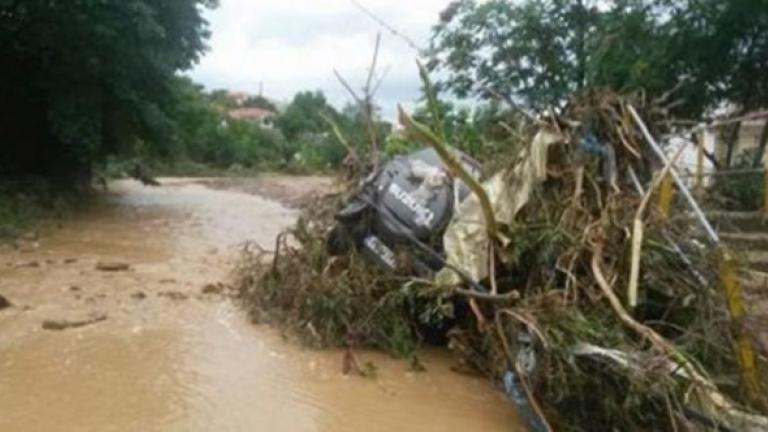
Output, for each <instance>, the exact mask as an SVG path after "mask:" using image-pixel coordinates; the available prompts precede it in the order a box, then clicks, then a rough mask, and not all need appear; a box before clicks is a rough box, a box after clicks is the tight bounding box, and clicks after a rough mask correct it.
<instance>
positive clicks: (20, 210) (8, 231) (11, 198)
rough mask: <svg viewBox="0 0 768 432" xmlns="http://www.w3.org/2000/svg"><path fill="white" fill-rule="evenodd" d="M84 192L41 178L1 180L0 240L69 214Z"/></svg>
mask: <svg viewBox="0 0 768 432" xmlns="http://www.w3.org/2000/svg"><path fill="white" fill-rule="evenodd" d="M83 194H84V192H82V191H77V190H75V189H73V188H64V187H58V186H54V185H53V184H51V183H49V182H47V181H44V180H40V179H25V180H15V181H0V242H3V241H10V240H13V239H14V238H16V237H18V236H19V235H22V234H23V233H25V232H28V231H30V230H33V229H35V228H37V227H38V226H39V225H40V224H42V223H44V222H46V221H51V220H55V219H59V218H62V217H64V216H66V214H67V213H69V212H70V211H72V209H73V208H74V207H75V206H76V205H77V203H78V202H80V200H79V197H81V196H82V195H83Z"/></svg>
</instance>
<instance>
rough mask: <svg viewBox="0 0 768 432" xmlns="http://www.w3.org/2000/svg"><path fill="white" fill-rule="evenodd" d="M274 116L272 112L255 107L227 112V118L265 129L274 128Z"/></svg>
mask: <svg viewBox="0 0 768 432" xmlns="http://www.w3.org/2000/svg"><path fill="white" fill-rule="evenodd" d="M276 115H277V114H276V113H275V112H274V111H271V110H268V109H264V108H256V107H242V108H235V109H232V110H229V116H230V117H231V118H233V119H238V120H247V121H251V122H254V123H257V124H258V125H259V126H262V127H266V128H271V127H273V126H274V124H275V116H276Z"/></svg>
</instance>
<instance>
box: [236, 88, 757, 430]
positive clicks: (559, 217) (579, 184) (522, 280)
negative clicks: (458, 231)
mask: <svg viewBox="0 0 768 432" xmlns="http://www.w3.org/2000/svg"><path fill="white" fill-rule="evenodd" d="M645 112H646V114H648V118H649V119H652V118H651V117H652V113H653V111H652V110H651V109H650V107H647V109H646V110H645ZM404 120H405V123H406V127H407V129H408V130H409V132H412V136H413V137H414V138H416V139H422V140H424V139H425V136H424V131H425V130H427V129H426V128H425V127H424V126H423V125H418V124H415V122H413V120H412V119H409V118H407V116H406V117H405V118H404ZM517 130H519V131H523V132H522V133H520V134H517V135H514V136H510V137H509V148H517V149H523V150H522V151H521V152H520V153H519V154H517V153H516V154H508V155H499V157H500V158H501V157H503V158H504V159H505V160H507V168H508V169H509V170H508V172H509V175H507V176H506V177H505V182H506V183H505V184H506V186H507V187H508V188H514V187H519V181H520V179H519V178H515V174H520V172H521V170H517V169H515V168H516V167H519V166H521V164H524V163H527V159H526V158H527V157H528V155H530V154H532V153H533V152H534V151H535V150H534V149H532V148H531V146H532V144H531V143H532V142H535V141H534V136H535V134H536V133H537V132H538V131H540V130H547V131H549V132H551V133H553V134H556V135H557V136H558V137H559V138H558V140H557V142H556V143H554V144H553V145H551V146H550V147H549V149H548V151H546V152H545V161H546V164H545V167H546V175H545V176H544V178H542V179H541V182H539V183H536V184H534V186H533V187H532V189H531V193H530V194H529V196H528V197H527V202H525V203H524V205H522V206H521V208H520V209H519V211H517V212H516V213H513V215H512V219H511V220H498V221H497V222H498V223H499V225H498V227H499V235H498V236H496V237H493V236H492V235H491V240H490V247H491V249H492V253H491V254H490V255H491V257H492V259H491V260H490V262H491V266H492V269H490V271H489V272H488V273H490V277H489V278H487V282H486V285H488V287H489V291H490V292H491V293H492V294H495V295H496V296H497V297H496V298H494V301H488V299H487V298H485V297H483V296H479V297H474V296H473V295H472V293H471V292H470V293H468V292H467V291H466V290H461V289H457V286H441V285H440V284H437V283H436V282H434V281H432V280H425V279H418V278H413V277H411V276H409V272H408V271H407V269H406V268H405V267H407V266H403V267H404V269H403V271H402V272H400V273H397V274H391V273H385V272H383V271H381V270H379V269H378V268H377V267H376V266H374V265H372V264H371V263H370V262H368V261H366V260H365V259H364V258H363V257H362V256H358V255H356V254H355V253H351V254H349V255H347V256H344V257H330V256H329V255H328V253H327V252H326V247H325V246H326V244H325V238H326V234H327V232H328V230H329V228H330V226H331V224H332V223H333V214H334V211H335V210H336V206H335V203H337V202H338V201H339V198H341V197H339V196H330V197H326V198H324V199H323V200H320V201H318V202H316V203H313V205H310V206H307V207H306V208H305V209H304V212H303V214H302V216H301V217H300V219H299V221H298V223H297V224H296V226H295V227H293V228H292V229H290V230H289V231H287V232H286V233H285V234H284V235H282V236H281V237H280V238H278V240H277V244H276V246H277V247H276V251H275V252H274V261H270V260H268V259H265V256H264V252H261V251H259V250H256V249H253V248H251V249H249V250H248V253H247V254H246V259H245V260H244V262H243V263H242V266H241V268H240V277H241V285H240V286H241V298H242V301H243V302H244V304H245V306H246V308H247V309H248V310H249V311H250V313H251V315H252V317H253V318H254V319H255V320H257V321H260V322H267V323H272V324H275V325H278V326H280V327H281V328H283V329H285V330H286V331H288V332H289V333H290V334H292V335H295V336H296V337H298V338H299V339H300V340H301V341H303V342H304V343H306V344H309V345H311V346H316V347H340V346H346V347H357V346H370V347H376V348H380V349H383V350H385V351H387V352H390V353H392V354H395V355H398V356H402V357H406V358H410V359H413V358H414V356H415V355H416V354H415V352H416V351H415V350H416V348H417V347H418V346H419V345H420V344H422V343H424V342H439V343H443V342H444V343H446V344H447V345H448V346H449V347H450V348H451V350H452V352H453V353H454V354H455V356H456V359H457V363H458V365H459V366H460V367H461V368H462V369H465V370H471V371H475V372H478V373H480V374H483V375H485V376H487V377H489V378H491V379H493V380H494V381H496V382H498V381H499V380H501V379H502V377H503V376H504V374H505V373H506V372H507V371H510V370H512V371H515V372H517V373H518V374H521V372H522V371H521V370H520V365H519V359H518V357H517V356H516V352H517V350H518V348H519V347H518V346H517V335H518V334H519V332H520V330H521V329H526V330H527V331H528V332H530V333H531V334H533V335H535V338H534V340H535V350H536V352H537V357H536V363H537V367H536V368H535V370H534V371H533V372H532V373H531V374H529V375H526V374H525V373H522V375H523V377H524V379H523V385H524V387H525V389H526V392H527V394H528V396H529V399H531V400H532V401H533V406H534V410H536V411H537V412H538V414H539V415H540V416H542V417H543V418H544V419H546V421H545V422H544V423H549V425H551V427H552V428H553V429H555V430H574V431H583V430H699V429H698V428H701V429H704V428H706V427H713V426H718V425H719V426H720V427H723V428H724V429H723V430H731V429H732V430H764V429H763V428H765V427H768V426H766V425H768V421H767V420H766V419H765V418H764V417H760V416H759V413H762V414H766V413H767V412H768V411H766V410H768V406H766V398H765V393H764V391H765V383H766V379H765V378H766V377H765V375H762V374H761V373H762V372H761V371H765V368H764V365H765V360H766V358H765V353H755V352H754V351H753V350H752V349H751V344H750V343H749V341H748V340H747V336H746V335H745V334H744V333H743V331H742V328H741V322H740V315H739V313H738V312H739V311H738V309H734V303H733V302H734V301H737V300H738V299H739V293H738V291H736V292H734V289H733V285H732V284H731V283H730V282H733V280H732V278H731V277H730V276H728V275H731V273H730V271H731V270H732V269H731V267H730V266H731V265H732V260H731V259H730V257H729V256H728V255H727V254H724V253H722V251H721V250H720V249H719V248H717V247H714V246H709V245H708V244H707V240H706V236H705V233H704V232H703V231H702V229H701V228H700V226H699V225H698V224H697V223H696V222H695V219H694V218H692V217H691V214H689V213H688V212H687V210H686V209H684V208H683V207H682V204H681V203H678V206H676V207H675V208H674V209H673V211H674V212H675V213H676V214H677V217H664V215H663V214H662V213H661V212H660V211H658V210H657V209H656V206H655V205H649V203H648V201H649V197H650V196H651V195H652V194H654V188H655V187H656V186H658V184H659V182H660V179H661V177H663V175H665V174H667V172H668V171H669V169H670V167H669V166H665V165H664V162H663V161H661V160H659V159H658V158H657V157H655V156H654V155H653V152H652V151H651V150H649V147H648V144H647V143H646V138H645V137H644V136H643V134H642V133H641V131H640V129H639V128H638V124H637V122H636V121H635V120H633V117H632V115H631V106H630V105H629V103H628V101H627V100H626V99H624V98H621V97H618V96H615V95H612V94H604V93H589V94H586V95H583V96H582V97H579V98H577V99H574V100H573V101H571V103H570V104H569V105H568V107H567V108H566V109H565V110H563V112H562V113H560V115H558V116H557V117H556V118H555V117H551V116H550V117H547V118H543V119H541V120H539V121H538V124H533V123H532V124H529V125H527V127H525V128H518V129H517ZM427 132H428V130H427ZM655 132H657V133H665V132H670V131H663V130H658V131H655ZM436 137H437V134H436V135H431V136H427V139H426V141H429V139H434V138H436ZM427 144H429V143H427ZM443 144H444V143H443ZM481 162H482V161H481ZM630 172H631V173H633V174H632V175H628V173H630ZM633 176H634V177H635V178H637V179H638V180H639V181H637V182H634V181H633V180H632V177H633ZM654 196H655V195H654ZM646 207H647V209H646ZM644 209H645V210H644ZM638 225H639V228H638ZM449 229H450V228H449ZM638 233H640V234H641V235H640V236H639V235H638ZM638 237H639V238H638ZM633 239H635V242H634V243H635V247H634V248H633ZM637 246H641V247H640V248H638V247H637ZM633 252H634V254H633ZM402 253H403V254H405V252H402ZM633 255H634V256H637V257H639V258H640V259H639V260H636V259H633ZM401 261H402V262H403V263H407V256H406V255H404V256H403V259H402V260H401ZM449 261H450V259H449ZM721 269H725V274H726V277H725V279H726V282H728V283H727V284H726V286H727V287H728V289H727V290H724V289H722V287H721V276H722V275H721V273H723V271H722V270H721ZM635 275H636V278H635ZM511 292H517V293H519V296H518V295H507V296H504V295H505V294H508V293H511ZM635 292H636V293H637V294H636V295H637V299H636V300H635V298H634V297H635V294H634V293H635ZM499 299H501V300H499ZM729 302H730V303H729ZM729 304H730V306H731V307H730V309H729ZM543 427H544V430H546V429H549V427H547V425H545V426H543ZM729 428H730V429H729Z"/></svg>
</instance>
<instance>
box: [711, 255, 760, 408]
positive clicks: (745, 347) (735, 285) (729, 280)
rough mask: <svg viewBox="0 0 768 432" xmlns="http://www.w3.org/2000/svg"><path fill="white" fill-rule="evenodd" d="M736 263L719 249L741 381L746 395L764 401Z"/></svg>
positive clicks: (753, 399)
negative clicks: (747, 326)
mask: <svg viewBox="0 0 768 432" xmlns="http://www.w3.org/2000/svg"><path fill="white" fill-rule="evenodd" d="M737 270H738V263H737V262H736V260H734V259H733V257H732V256H731V254H730V253H729V252H728V250H727V249H726V248H724V247H723V248H721V249H720V280H721V282H722V284H723V289H724V290H725V295H726V297H727V299H728V311H729V313H730V316H731V322H732V323H733V325H734V326H735V328H734V329H733V330H734V332H735V333H736V347H735V348H736V352H737V357H738V360H739V366H740V367H741V376H742V382H743V383H744V387H745V390H746V393H747V397H748V398H749V399H750V400H751V401H753V402H754V403H756V404H763V403H765V399H764V397H765V396H764V395H763V393H762V391H761V388H760V387H761V385H760V380H759V379H758V372H757V364H756V362H755V352H754V350H753V348H752V342H751V340H750V338H749V335H748V334H747V331H746V329H745V328H744V324H743V319H744V299H743V293H742V290H741V284H740V282H739V277H738V274H737Z"/></svg>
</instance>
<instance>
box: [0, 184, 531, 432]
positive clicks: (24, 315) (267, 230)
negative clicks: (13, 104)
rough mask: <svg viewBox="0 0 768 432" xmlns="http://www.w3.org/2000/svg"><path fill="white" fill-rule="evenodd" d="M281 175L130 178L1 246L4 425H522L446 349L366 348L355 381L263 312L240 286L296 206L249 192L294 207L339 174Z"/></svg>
mask: <svg viewBox="0 0 768 432" xmlns="http://www.w3.org/2000/svg"><path fill="white" fill-rule="evenodd" d="M250 181H254V182H259V181H261V182H262V183H261V184H258V183H254V184H249V183H248V182H250ZM270 181H271V182H272V183H270V184H271V185H272V186H268V185H266V183H263V182H264V180H263V179H262V180H238V181H237V182H235V183H232V181H231V180H230V183H226V182H215V181H214V182H213V183H211V182H199V181H192V180H184V179H175V180H174V179H164V180H163V183H164V186H163V187H160V188H145V187H142V186H139V185H137V184H135V183H133V182H117V183H115V184H113V185H112V187H111V191H110V192H109V193H108V194H105V195H104V196H102V197H100V198H98V199H97V200H96V202H94V203H93V205H91V206H90V210H89V211H87V212H84V213H83V214H81V215H78V216H76V217H75V218H73V219H72V220H70V221H68V222H66V223H65V224H64V225H63V226H61V227H50V228H48V229H45V230H43V231H42V232H41V233H40V234H39V236H37V237H36V236H28V238H27V239H26V240H25V241H24V242H23V244H22V245H21V247H20V248H19V249H10V248H8V249H6V250H3V251H2V252H0V294H1V295H3V296H5V297H6V298H7V299H8V300H9V301H10V302H11V303H12V305H13V306H12V307H9V308H4V309H1V310H0V431H18V432H25V431H30V432H31V431H35V432H37V431H53V432H56V431H94V432H95V431H99V432H104V431H163V432H173V431H180V432H181V431H183V432H195V431H257V430H269V431H271V430H276V431H277V430H279V431H391V430H398V431H441V432H443V431H469V430H483V431H510V430H522V429H520V428H519V427H517V426H515V425H516V424H518V423H517V420H516V417H515V413H514V411H513V409H512V408H511V406H510V402H508V401H506V400H504V398H503V397H502V396H501V395H500V394H499V392H497V391H496V390H495V389H493V388H492V386H491V385H490V384H489V383H487V382H485V381H483V380H479V379H473V378H468V377H465V376H460V375H457V374H455V373H453V372H451V371H450V370H449V365H450V362H449V360H448V356H447V354H446V353H445V352H443V351H430V352H425V353H423V355H422V357H423V359H424V363H425V364H426V366H427V368H428V371H427V372H425V373H415V372H410V371H409V370H408V368H407V365H406V364H404V363H402V362H398V361H395V360H393V359H390V358H388V357H386V356H383V355H380V354H377V353H371V352H363V353H361V357H362V361H364V362H366V361H371V362H372V363H374V364H375V365H376V366H377V368H378V371H379V372H378V376H377V378H375V379H363V378H356V377H347V376H343V375H342V374H341V373H340V368H341V354H340V353H338V352H333V351H330V352H314V351H305V350H302V349H300V348H298V347H296V346H294V345H292V344H289V343H286V342H285V341H283V340H282V338H281V337H280V336H279V335H277V334H275V332H273V331H271V330H270V329H267V328H264V327H256V326H253V325H251V324H249V323H247V322H246V321H245V319H244V318H243V316H242V315H241V313H240V312H239V311H238V310H237V308H236V307H235V306H233V305H232V303H231V302H230V301H229V299H228V296H227V294H228V292H229V289H228V285H227V280H228V275H229V271H230V269H231V268H232V265H233V263H234V260H235V258H236V252H237V247H238V244H240V243H241V242H243V241H244V240H246V239H249V240H253V241H256V242H258V243H260V244H261V245H263V246H264V247H266V248H269V247H270V246H271V244H272V243H273V238H274V236H275V235H276V234H277V233H278V232H279V231H280V230H281V229H283V228H285V227H286V226H288V225H289V224H290V223H292V221H293V220H294V218H295V216H296V213H295V211H294V210H290V209H288V208H287V207H285V206H283V205H281V204H279V203H277V202H275V201H272V200H269V199H266V198H262V197H260V196H257V195H253V194H250V193H246V192H261V193H268V192H265V191H266V190H267V189H270V188H272V189H271V190H272V192H270V193H269V194H270V196H272V197H273V198H280V197H281V196H280V194H281V193H283V194H285V195H284V197H285V198H286V199H287V200H288V201H289V204H290V203H295V202H293V201H292V199H294V198H296V197H301V196H303V195H304V194H306V193H307V192H311V191H312V190H313V188H314V189H317V188H324V187H326V186H327V185H326V184H323V183H322V182H318V181H316V180H307V179H302V178H298V179H291V178H278V177H276V178H273V179H272V180H270ZM238 182H240V183H238ZM274 184H278V185H281V186H280V187H281V188H283V189H282V190H283V192H279V191H278V192H275V191H276V190H279V189H280V188H277V189H275V188H274ZM206 185H208V186H211V187H213V188H215V189H212V188H211V187H208V186H206ZM229 189H231V190H229ZM238 191H241V192H238ZM242 191H244V192H242ZM292 197H293V198H292ZM297 199H298V198H297Z"/></svg>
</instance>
